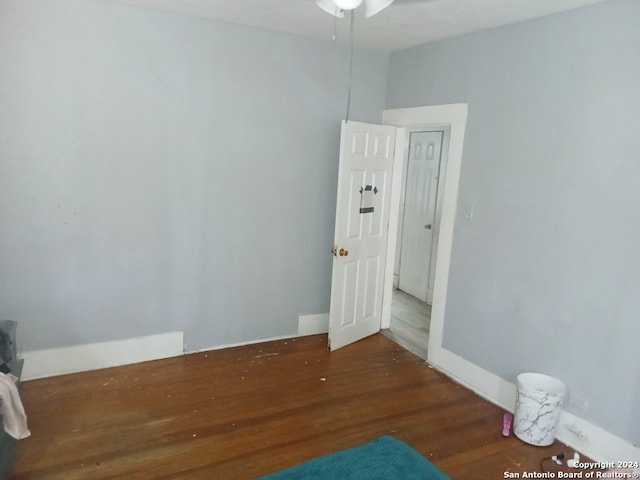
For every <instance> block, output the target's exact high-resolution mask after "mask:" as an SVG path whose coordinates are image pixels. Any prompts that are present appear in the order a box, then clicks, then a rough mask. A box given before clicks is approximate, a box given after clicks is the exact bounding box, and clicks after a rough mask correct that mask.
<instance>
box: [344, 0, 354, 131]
mask: <svg viewBox="0 0 640 480" xmlns="http://www.w3.org/2000/svg"><path fill="white" fill-rule="evenodd" d="M349 14H350V16H351V18H350V20H349V87H348V89H347V113H346V115H345V123H347V122H348V121H349V113H350V111H351V80H352V77H353V10H350V11H349Z"/></svg>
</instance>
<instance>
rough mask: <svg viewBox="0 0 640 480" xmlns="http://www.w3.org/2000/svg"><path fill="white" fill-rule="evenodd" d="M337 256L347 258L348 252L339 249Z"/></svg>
mask: <svg viewBox="0 0 640 480" xmlns="http://www.w3.org/2000/svg"><path fill="white" fill-rule="evenodd" d="M338 254H339V255H340V256H341V257H346V256H348V255H349V250H345V249H344V248H341V249H340V251H339V252H338Z"/></svg>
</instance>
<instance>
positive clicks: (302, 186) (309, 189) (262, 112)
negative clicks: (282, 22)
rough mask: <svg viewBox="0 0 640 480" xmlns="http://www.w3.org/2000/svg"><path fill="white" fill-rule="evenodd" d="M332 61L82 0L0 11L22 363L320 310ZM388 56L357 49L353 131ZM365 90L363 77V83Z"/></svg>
mask: <svg viewBox="0 0 640 480" xmlns="http://www.w3.org/2000/svg"><path fill="white" fill-rule="evenodd" d="M348 59H349V52H348V49H346V48H345V47H340V46H336V45H333V44H331V43H330V42H327V43H322V42H314V41H309V40H304V39H300V38H294V37H290V36H287V35H279V34H273V33H268V32H264V31H259V30H253V29H247V28H241V27H235V26H230V25H225V24H219V23H214V22H209V21H203V20H197V19H192V18H187V17H180V16H175V15H169V14H163V13H159V12H149V11H143V10H138V9H134V8H129V7H124V6H120V5H110V4H106V3H101V2H92V1H86V0H82V1H74V0H57V1H56V2H51V1H48V0H29V1H24V0H0V232H1V233H0V317H3V318H11V319H15V320H18V321H19V322H20V327H19V329H18V336H19V342H20V343H19V344H20V346H21V348H22V349H23V350H33V349H43V348H53V347H60V346H67V345H75V344H84V343H90V342H99V341H107V340H115V339H122V338H130V337H134V336H141V335H149V334H156V333H162V332H167V331H173V330H181V331H184V332H185V342H186V348H187V350H193V349H197V348H202V347H213V346H219V345H226V344H231V343H235V342H246V341H254V340H259V339H264V338H270V337H275V336H280V335H292V334H295V333H296V330H297V317H298V315H299V314H306V313H323V312H327V311H328V309H329V289H330V274H331V263H332V261H331V256H330V254H329V249H330V246H331V244H332V240H333V227H334V225H333V222H334V215H335V214H334V208H335V194H336V175H337V167H338V165H337V155H338V140H339V130H340V125H339V122H340V120H341V119H342V118H343V117H344V112H345V104H346V91H347V85H346V78H347V67H348ZM387 61H388V56H387V55H386V54H376V53H371V52H364V51H357V52H356V56H355V59H354V62H355V64H354V69H355V71H354V78H355V82H357V84H358V88H357V90H356V91H354V93H353V97H352V113H353V115H352V118H353V119H357V120H364V121H376V122H379V121H380V120H381V116H382V110H383V107H384V96H385V88H386V71H387ZM365 79H366V81H365Z"/></svg>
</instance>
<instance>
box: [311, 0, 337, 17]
mask: <svg viewBox="0 0 640 480" xmlns="http://www.w3.org/2000/svg"><path fill="white" fill-rule="evenodd" d="M316 5H318V6H319V7H320V8H321V9H322V10H324V11H325V12H327V13H330V14H331V15H333V16H334V17H338V18H344V11H343V10H342V9H341V8H339V7H338V6H337V5H336V4H335V3H333V0H316Z"/></svg>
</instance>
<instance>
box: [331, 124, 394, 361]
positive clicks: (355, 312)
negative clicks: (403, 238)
mask: <svg viewBox="0 0 640 480" xmlns="http://www.w3.org/2000/svg"><path fill="white" fill-rule="evenodd" d="M396 134H397V129H396V127H391V126H386V125H373V124H367V123H361V122H353V121H349V122H344V121H343V122H342V130H341V136H340V160H339V169H338V195H337V200H336V226H335V237H334V249H333V253H334V257H333V258H334V259H333V273H332V279H331V305H330V309H329V348H330V349H331V350H336V349H338V348H340V347H343V346H345V345H348V344H350V343H353V342H355V341H357V340H360V339H361V338H364V337H366V336H369V335H372V334H374V333H376V332H378V331H379V330H380V322H381V318H382V295H383V285H384V279H385V270H386V267H387V261H386V259H387V237H388V228H389V210H390V198H391V181H392V172H393V162H394V153H395V150H396V148H395V147H396Z"/></svg>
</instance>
